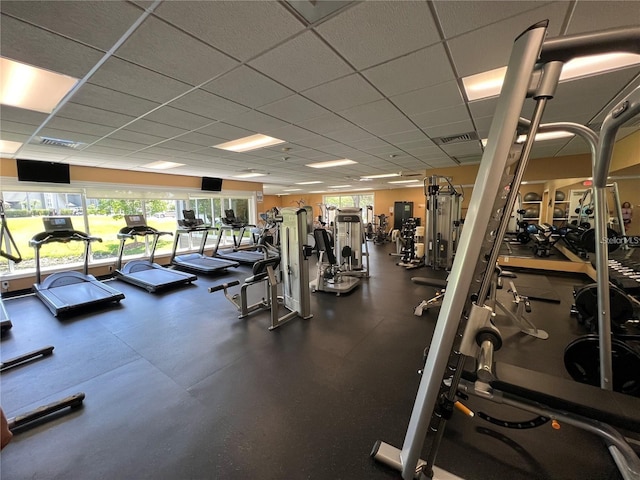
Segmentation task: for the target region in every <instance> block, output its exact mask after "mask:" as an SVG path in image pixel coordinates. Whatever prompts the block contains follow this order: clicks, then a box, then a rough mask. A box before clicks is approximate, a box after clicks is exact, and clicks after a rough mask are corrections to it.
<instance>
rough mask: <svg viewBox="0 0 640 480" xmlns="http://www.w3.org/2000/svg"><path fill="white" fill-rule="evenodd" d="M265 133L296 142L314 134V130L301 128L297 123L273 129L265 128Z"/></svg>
mask: <svg viewBox="0 0 640 480" xmlns="http://www.w3.org/2000/svg"><path fill="white" fill-rule="evenodd" d="M263 133H264V134H265V135H269V136H270V137H275V138H279V139H281V140H286V141H287V142H296V141H298V140H300V139H303V138H307V137H310V136H313V135H314V133H313V132H310V131H309V130H306V129H304V128H300V127H299V126H296V125H285V126H284V127H278V128H273V129H271V128H270V129H267V130H265V131H264V132H263Z"/></svg>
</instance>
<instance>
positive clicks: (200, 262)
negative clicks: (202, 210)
mask: <svg viewBox="0 0 640 480" xmlns="http://www.w3.org/2000/svg"><path fill="white" fill-rule="evenodd" d="M182 216H183V218H182V219H181V220H178V226H179V227H178V229H177V230H176V236H175V238H174V241H173V250H172V251H171V262H170V263H171V264H172V265H174V266H175V267H176V268H179V269H183V270H188V271H192V272H196V273H203V274H212V273H220V272H226V271H227V269H228V268H232V267H234V268H235V267H237V266H239V265H240V263H238V262H235V261H232V260H225V259H222V258H215V257H213V256H208V255H205V253H204V249H205V247H206V245H207V238H208V237H209V232H213V231H216V230H218V229H217V228H216V227H213V226H211V225H207V224H205V223H204V220H202V219H201V218H196V214H195V212H194V211H193V210H183V211H182ZM193 236H199V237H200V246H199V248H198V252H197V253H184V254H181V255H177V250H178V244H179V242H180V240H181V238H188V241H189V243H191V241H192V239H193Z"/></svg>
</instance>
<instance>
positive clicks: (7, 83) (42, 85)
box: [0, 57, 78, 113]
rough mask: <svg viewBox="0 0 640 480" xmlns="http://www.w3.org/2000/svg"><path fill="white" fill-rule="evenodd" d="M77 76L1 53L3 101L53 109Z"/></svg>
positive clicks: (0, 96) (39, 109) (46, 110)
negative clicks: (53, 70)
mask: <svg viewBox="0 0 640 480" xmlns="http://www.w3.org/2000/svg"><path fill="white" fill-rule="evenodd" d="M76 83H78V79H77V78H73V77H68V76H66V75H61V74H59V73H55V72H50V71H49V70H43V69H41V68H36V67H32V66H31V65H26V64H24V63H19V62H15V61H13V60H9V59H8V58H3V57H0V103H2V104H3V105H10V106H12V107H18V108H24V109H26V110H35V111H36V112H43V113H51V112H52V111H53V109H54V108H55V107H56V105H58V104H59V103H60V100H62V99H63V98H64V96H65V95H66V94H67V93H69V90H71V89H72V88H73V87H74V86H75V84H76Z"/></svg>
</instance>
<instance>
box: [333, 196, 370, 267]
mask: <svg viewBox="0 0 640 480" xmlns="http://www.w3.org/2000/svg"><path fill="white" fill-rule="evenodd" d="M363 246H364V249H363ZM335 253H336V259H337V263H338V264H339V265H341V266H342V267H343V272H342V274H343V275H349V276H353V277H365V278H367V277H369V246H368V244H367V239H366V237H365V229H364V225H363V223H362V217H361V215H360V209H359V208H339V209H338V211H337V214H336V219H335Z"/></svg>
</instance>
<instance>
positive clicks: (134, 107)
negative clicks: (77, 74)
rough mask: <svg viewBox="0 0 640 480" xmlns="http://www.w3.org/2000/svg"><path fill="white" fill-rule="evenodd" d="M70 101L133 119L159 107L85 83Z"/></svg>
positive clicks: (147, 101)
mask: <svg viewBox="0 0 640 480" xmlns="http://www.w3.org/2000/svg"><path fill="white" fill-rule="evenodd" d="M71 101H72V102H73V103H77V104H80V105H86V106H89V107H95V108H100V109H102V110H108V111H110V112H117V113H121V114H123V115H130V116H133V117H138V116H140V115H143V114H145V113H147V112H148V111H150V110H153V109H154V108H156V107H158V106H159V105H160V104H159V103H156V102H150V101H149V100H145V99H143V98H139V97H134V96H133V95H127V94H126V93H122V92H117V91H115V90H111V89H110V88H105V87H101V86H99V85H93V84H91V83H89V82H87V83H85V84H84V85H83V86H82V87H80V89H79V90H78V91H77V92H75V94H74V95H73V97H71Z"/></svg>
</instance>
